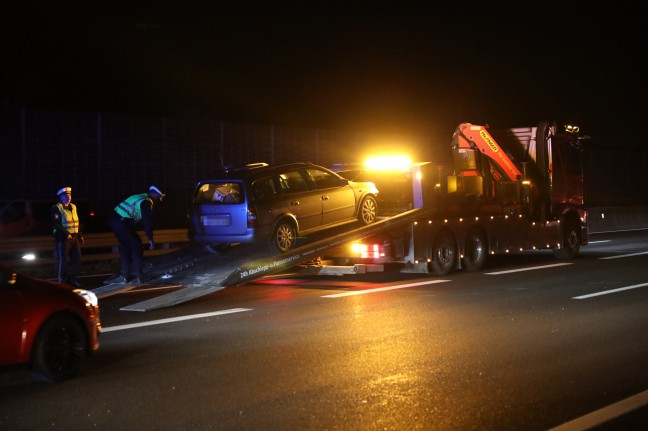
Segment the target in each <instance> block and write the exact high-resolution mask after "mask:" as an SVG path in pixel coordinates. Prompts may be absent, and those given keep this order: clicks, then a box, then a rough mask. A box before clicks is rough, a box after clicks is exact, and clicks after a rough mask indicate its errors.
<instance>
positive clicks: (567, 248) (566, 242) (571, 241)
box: [553, 218, 581, 260]
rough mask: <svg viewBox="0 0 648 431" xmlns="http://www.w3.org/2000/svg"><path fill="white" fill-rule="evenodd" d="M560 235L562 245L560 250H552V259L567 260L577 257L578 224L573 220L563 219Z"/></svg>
mask: <svg viewBox="0 0 648 431" xmlns="http://www.w3.org/2000/svg"><path fill="white" fill-rule="evenodd" d="M560 233H561V239H562V244H561V246H560V248H554V250H553V253H554V257H555V258H556V259H561V260H567V259H573V258H575V257H576V256H578V253H579V252H580V246H581V228H580V224H579V223H578V222H577V221H576V220H574V219H573V218H566V219H563V221H562V223H561V227H560Z"/></svg>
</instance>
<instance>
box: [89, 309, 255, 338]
mask: <svg viewBox="0 0 648 431" xmlns="http://www.w3.org/2000/svg"><path fill="white" fill-rule="evenodd" d="M243 311H252V308H231V309H229V310H221V311H213V312H211V313H201V314H191V315H189V316H179V317H172V318H169V319H159V320H149V321H148V322H140V323H132V324H129V325H118V326H110V327H108V328H102V330H101V333H102V334H103V333H104V332H114V331H123V330H125V329H135V328H142V327H144V326H153V325H163V324H165V323H174V322H182V321H184V320H194V319H204V318H205V317H213V316H222V315H224V314H232V313H241V312H243Z"/></svg>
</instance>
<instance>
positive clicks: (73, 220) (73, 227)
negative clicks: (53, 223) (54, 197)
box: [54, 202, 79, 233]
mask: <svg viewBox="0 0 648 431" xmlns="http://www.w3.org/2000/svg"><path fill="white" fill-rule="evenodd" d="M54 206H55V207H56V208H57V209H58V211H59V213H61V226H63V227H64V228H65V230H67V231H68V232H70V233H79V216H78V215H77V210H76V205H74V204H70V209H71V210H68V209H66V208H65V207H64V206H63V204H62V203H60V202H59V203H57V204H56V205H54Z"/></svg>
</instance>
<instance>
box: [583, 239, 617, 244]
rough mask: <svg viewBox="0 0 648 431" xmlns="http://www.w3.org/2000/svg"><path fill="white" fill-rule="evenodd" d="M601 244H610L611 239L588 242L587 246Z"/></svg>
mask: <svg viewBox="0 0 648 431" xmlns="http://www.w3.org/2000/svg"><path fill="white" fill-rule="evenodd" d="M602 242H612V240H611V239H602V240H600V241H588V242H587V244H588V245H589V244H600V243H602Z"/></svg>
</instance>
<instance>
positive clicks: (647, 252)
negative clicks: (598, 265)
mask: <svg viewBox="0 0 648 431" xmlns="http://www.w3.org/2000/svg"><path fill="white" fill-rule="evenodd" d="M642 254H648V251H642V252H641V253H632V254H620V255H618V256H608V257H599V259H603V260H605V259H621V258H622V257H632V256H641V255H642Z"/></svg>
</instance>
